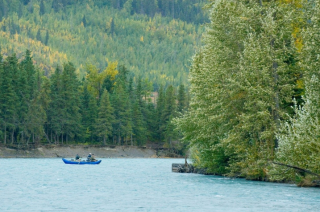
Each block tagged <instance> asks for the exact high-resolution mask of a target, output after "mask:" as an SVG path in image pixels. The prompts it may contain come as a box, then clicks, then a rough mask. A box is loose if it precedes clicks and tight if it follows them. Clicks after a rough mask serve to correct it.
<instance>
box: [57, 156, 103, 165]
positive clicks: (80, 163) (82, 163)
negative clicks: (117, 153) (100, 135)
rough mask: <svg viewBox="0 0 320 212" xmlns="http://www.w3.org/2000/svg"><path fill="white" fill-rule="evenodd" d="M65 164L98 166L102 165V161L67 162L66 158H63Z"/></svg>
mask: <svg viewBox="0 0 320 212" xmlns="http://www.w3.org/2000/svg"><path fill="white" fill-rule="evenodd" d="M62 160H63V162H64V163H65V164H74V165H85V164H88V165H97V164H100V163H101V160H97V161H86V160H74V159H72V160H67V159H65V158H62Z"/></svg>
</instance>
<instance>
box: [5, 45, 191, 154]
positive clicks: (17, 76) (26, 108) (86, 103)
mask: <svg viewBox="0 0 320 212" xmlns="http://www.w3.org/2000/svg"><path fill="white" fill-rule="evenodd" d="M85 69H86V77H84V78H82V79H81V80H79V76H78V75H77V73H76V69H75V66H74V65H73V64H72V63H70V62H68V63H64V64H63V66H57V67H56V70H55V71H54V72H53V73H52V74H51V76H50V77H47V76H44V72H43V71H42V70H39V69H37V68H36V67H35V66H34V61H33V59H32V57H31V52H30V51H28V50H27V51H26V53H25V55H24V56H23V57H22V58H21V60H20V61H19V60H18V59H17V57H16V54H15V53H14V54H12V55H9V56H7V57H6V58H5V59H3V57H2V55H1V54H0V90H1V92H0V141H1V143H0V144H1V145H6V146H8V145H11V146H12V145H14V146H16V145H18V146H24V147H25V146H29V145H30V144H33V145H38V144H43V143H46V144H48V143H49V144H76V143H77V144H79V143H80V144H81V143H82V144H84V143H86V144H99V145H108V144H109V145H138V146H144V145H146V143H147V142H148V143H157V144H158V145H160V146H164V147H168V148H173V147H175V148H177V144H178V146H179V145H180V144H179V143H177V140H178V139H179V134H178V133H177V132H176V131H174V127H173V125H172V124H171V120H172V119H173V118H175V117H177V116H179V115H180V114H182V113H184V111H186V110H187V105H188V102H187V101H188V98H187V91H186V90H185V87H184V86H183V85H180V86H179V89H176V88H174V87H173V86H172V85H169V86H168V87H167V88H164V87H163V86H160V88H159V91H158V93H159V95H158V98H153V100H151V99H152V97H153V95H152V93H151V91H152V90H153V87H152V84H151V82H150V81H149V80H147V79H146V78H137V79H136V80H134V79H133V77H132V76H131V74H130V71H129V70H128V69H127V68H126V67H125V66H124V65H118V63H117V62H109V64H108V66H107V67H106V68H105V69H103V71H99V69H98V68H97V67H96V66H94V65H92V64H88V65H87V66H86V68H85ZM178 149H180V150H181V146H180V147H179V148H178Z"/></svg>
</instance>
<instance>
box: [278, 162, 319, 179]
mask: <svg viewBox="0 0 320 212" xmlns="http://www.w3.org/2000/svg"><path fill="white" fill-rule="evenodd" d="M272 163H273V164H276V165H280V166H286V167H289V168H292V169H295V170H297V171H299V172H305V173H308V174H311V175H314V176H317V177H318V178H319V179H320V175H319V174H316V173H314V172H312V171H310V170H307V169H303V168H300V167H297V166H292V165H287V164H284V163H279V162H275V161H273V162H272Z"/></svg>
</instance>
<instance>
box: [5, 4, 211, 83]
mask: <svg viewBox="0 0 320 212" xmlns="http://www.w3.org/2000/svg"><path fill="white" fill-rule="evenodd" d="M203 5H204V1H203V0H201V1H200V0H170V1H169V0H158V1H147V0H112V1H109V0H95V1H93V0H83V1H78V0H45V1H44V0H0V47H1V52H2V54H3V56H4V57H6V56H8V55H11V54H12V53H16V54H17V57H18V58H21V57H22V56H23V54H24V52H25V51H26V50H27V49H29V50H30V51H31V52H32V56H33V59H34V62H35V64H36V66H37V67H39V68H40V69H43V70H45V74H46V75H51V74H52V73H53V72H54V70H55V68H56V66H57V65H62V64H63V63H65V62H68V61H70V62H72V63H73V64H74V66H75V68H76V70H77V73H79V74H80V77H82V76H84V74H85V66H86V64H87V63H91V64H95V66H97V67H98V69H99V70H103V69H104V68H105V67H107V65H108V63H109V61H118V62H119V64H123V65H125V66H126V67H127V68H128V69H129V70H130V71H131V73H132V74H133V75H134V76H135V79H137V78H138V77H139V76H141V77H143V78H148V79H149V80H150V81H151V82H152V83H153V85H154V87H155V89H157V88H159V86H160V84H163V85H165V86H168V85H169V84H173V85H175V86H177V85H178V84H179V83H186V82H187V76H188V68H189V65H190V58H191V56H192V55H193V53H194V51H195V48H196V46H197V45H198V44H199V43H200V35H201V31H202V30H203V28H202V27H201V24H203V23H205V22H206V21H207V18H206V15H205V13H204V12H203V11H202V9H201V8H202V7H203Z"/></svg>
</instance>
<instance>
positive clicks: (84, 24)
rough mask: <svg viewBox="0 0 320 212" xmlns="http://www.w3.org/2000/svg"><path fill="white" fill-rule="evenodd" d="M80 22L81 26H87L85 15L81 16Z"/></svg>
mask: <svg viewBox="0 0 320 212" xmlns="http://www.w3.org/2000/svg"><path fill="white" fill-rule="evenodd" d="M82 23H83V26H84V27H87V19H86V16H85V15H84V16H83V18H82Z"/></svg>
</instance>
